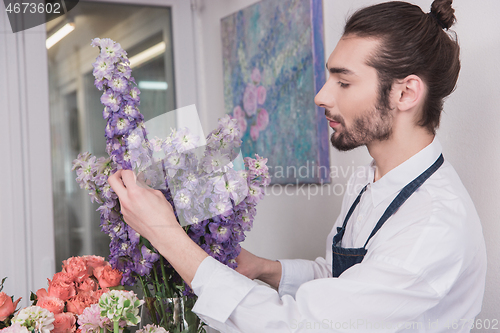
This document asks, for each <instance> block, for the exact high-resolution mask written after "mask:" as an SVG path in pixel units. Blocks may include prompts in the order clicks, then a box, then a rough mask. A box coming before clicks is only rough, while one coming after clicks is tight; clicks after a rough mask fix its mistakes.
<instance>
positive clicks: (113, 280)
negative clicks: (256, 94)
mask: <svg viewBox="0 0 500 333" xmlns="http://www.w3.org/2000/svg"><path fill="white" fill-rule="evenodd" d="M94 276H95V277H96V279H97V281H99V285H100V286H101V288H108V287H116V286H117V285H119V284H120V281H121V279H122V273H121V272H120V271H119V270H117V269H113V268H111V266H102V267H97V268H96V269H95V270H94Z"/></svg>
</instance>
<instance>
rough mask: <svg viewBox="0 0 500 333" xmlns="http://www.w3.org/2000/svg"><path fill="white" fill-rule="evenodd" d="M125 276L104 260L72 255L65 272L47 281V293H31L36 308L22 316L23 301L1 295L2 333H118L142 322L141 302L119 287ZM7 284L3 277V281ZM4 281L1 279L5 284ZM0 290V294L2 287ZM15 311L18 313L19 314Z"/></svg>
mask: <svg viewBox="0 0 500 333" xmlns="http://www.w3.org/2000/svg"><path fill="white" fill-rule="evenodd" d="M121 278H122V274H121V272H119V271H117V270H116V269H113V268H111V266H110V264H109V263H108V262H106V261H105V260H104V258H102V257H97V256H83V257H72V258H69V259H67V260H65V261H63V266H62V271H61V272H58V273H56V274H54V276H53V278H52V280H50V279H48V281H49V286H48V288H47V289H45V288H41V289H39V290H38V291H37V292H36V294H33V293H32V296H31V299H32V301H33V304H32V305H31V306H28V307H26V308H24V309H21V310H20V311H19V312H17V311H16V310H15V307H16V305H17V303H18V302H19V300H20V299H18V300H17V301H15V302H13V297H8V296H6V295H5V293H3V292H2V293H0V299H1V300H2V303H1V304H0V316H1V317H0V323H1V326H0V328H3V329H1V330H0V332H2V333H20V332H22V333H28V332H31V333H49V332H52V333H73V332H84V333H86V332H91V333H104V332H106V331H113V332H114V333H119V332H122V331H124V330H128V327H130V326H135V325H137V324H138V323H139V321H140V317H139V316H138V313H139V306H141V305H142V304H143V301H140V300H139V299H137V296H136V295H135V294H134V293H133V292H131V291H125V290H110V288H119V289H123V287H122V286H118V285H119V284H120V280H121ZM4 280H5V279H4ZM4 280H3V281H4ZM3 281H2V285H1V286H0V290H1V289H2V288H3ZM16 312H17V314H16Z"/></svg>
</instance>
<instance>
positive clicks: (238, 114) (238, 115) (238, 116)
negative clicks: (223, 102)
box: [233, 105, 245, 119]
mask: <svg viewBox="0 0 500 333" xmlns="http://www.w3.org/2000/svg"><path fill="white" fill-rule="evenodd" d="M233 116H234V118H236V119H242V118H243V119H245V114H244V113H243V110H242V109H241V107H240V106H239V105H238V106H237V107H235V108H234V109H233Z"/></svg>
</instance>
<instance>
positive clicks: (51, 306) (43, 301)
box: [36, 296, 64, 314]
mask: <svg viewBox="0 0 500 333" xmlns="http://www.w3.org/2000/svg"><path fill="white" fill-rule="evenodd" d="M36 305H37V306H39V307H41V308H44V309H47V310H49V311H50V312H52V313H53V314H58V313H62V312H63V311H64V302H63V301H61V300H60V299H59V298H57V297H53V296H47V297H41V298H39V299H38V301H37V303H36Z"/></svg>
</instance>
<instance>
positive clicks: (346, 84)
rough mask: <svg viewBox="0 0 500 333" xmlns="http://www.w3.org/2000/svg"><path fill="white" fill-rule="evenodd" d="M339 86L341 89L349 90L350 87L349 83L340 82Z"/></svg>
mask: <svg viewBox="0 0 500 333" xmlns="http://www.w3.org/2000/svg"><path fill="white" fill-rule="evenodd" d="M338 84H339V85H340V88H347V87H349V83H344V82H341V81H339V82H338Z"/></svg>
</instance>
